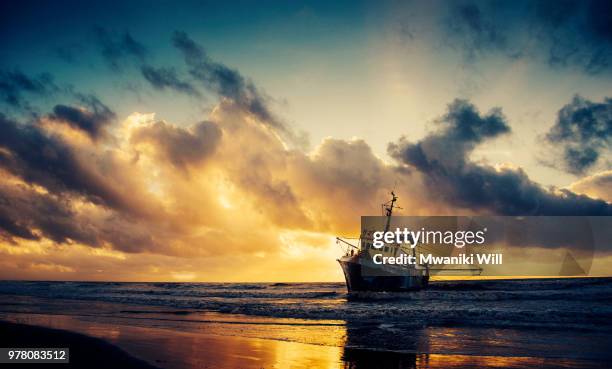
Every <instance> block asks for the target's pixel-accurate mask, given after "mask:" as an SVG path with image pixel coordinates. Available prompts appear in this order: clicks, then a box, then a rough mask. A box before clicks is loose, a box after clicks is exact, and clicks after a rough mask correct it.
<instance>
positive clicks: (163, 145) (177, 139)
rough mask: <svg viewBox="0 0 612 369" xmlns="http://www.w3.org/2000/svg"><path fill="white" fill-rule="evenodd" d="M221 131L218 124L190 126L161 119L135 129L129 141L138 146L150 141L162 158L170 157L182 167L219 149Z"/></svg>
mask: <svg viewBox="0 0 612 369" xmlns="http://www.w3.org/2000/svg"><path fill="white" fill-rule="evenodd" d="M220 140H221V130H220V129H219V128H218V127H217V125H216V124H215V123H212V122H206V121H204V122H200V123H197V124H195V125H194V126H192V127H190V128H189V129H185V128H181V127H177V126H175V125H172V124H169V123H166V122H163V121H160V122H156V123H153V124H149V125H145V126H140V127H138V128H135V129H134V130H133V131H132V133H131V135H130V141H131V143H132V144H134V145H135V146H136V147H138V145H139V144H143V143H147V144H149V145H150V146H151V147H152V149H153V150H154V151H155V153H156V154H157V158H158V159H160V160H167V161H168V162H170V163H171V164H172V165H173V166H175V167H176V168H179V169H186V167H187V166H188V165H196V164H200V163H202V162H203V161H204V160H205V159H206V158H208V157H209V156H210V155H211V154H212V153H213V152H214V151H215V149H216V147H217V145H218V144H219V141H220Z"/></svg>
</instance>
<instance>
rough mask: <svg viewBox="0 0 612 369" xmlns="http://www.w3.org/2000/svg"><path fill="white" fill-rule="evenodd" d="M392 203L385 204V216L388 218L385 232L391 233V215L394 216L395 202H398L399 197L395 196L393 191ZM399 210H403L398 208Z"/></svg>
mask: <svg viewBox="0 0 612 369" xmlns="http://www.w3.org/2000/svg"><path fill="white" fill-rule="evenodd" d="M391 196H392V197H391V201H389V202H387V203H386V204H383V207H384V209H385V215H386V216H387V223H386V224H385V232H387V231H389V226H390V225H391V215H392V214H393V207H394V205H395V202H396V201H397V196H395V192H393V191H391ZM398 209H401V208H399V207H398Z"/></svg>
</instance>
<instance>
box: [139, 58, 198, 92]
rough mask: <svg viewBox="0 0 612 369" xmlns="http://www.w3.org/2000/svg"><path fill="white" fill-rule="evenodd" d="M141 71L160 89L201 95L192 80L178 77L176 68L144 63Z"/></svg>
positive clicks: (152, 84)
mask: <svg viewBox="0 0 612 369" xmlns="http://www.w3.org/2000/svg"><path fill="white" fill-rule="evenodd" d="M140 72H141V73H142V76H143V77H144V78H145V79H146V80H147V81H148V82H149V83H150V84H151V86H153V87H154V88H156V89H158V90H164V89H166V88H168V89H171V90H175V91H178V92H180V93H184V94H186V95H189V96H194V97H201V94H200V92H199V91H198V90H197V89H196V88H195V87H194V86H193V85H192V84H191V83H190V82H187V81H184V80H181V79H180V78H179V77H178V75H177V72H176V69H174V68H163V67H162V68H155V67H152V66H150V65H143V66H142V67H141V68H140Z"/></svg>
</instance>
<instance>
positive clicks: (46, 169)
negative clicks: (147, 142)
mask: <svg viewBox="0 0 612 369" xmlns="http://www.w3.org/2000/svg"><path fill="white" fill-rule="evenodd" d="M0 149H2V150H0V167H2V168H4V169H5V170H8V171H9V172H11V173H13V174H14V175H16V176H18V177H20V178H22V179H23V180H24V181H26V182H28V183H35V184H38V185H41V186H42V187H45V188H47V189H48V190H49V191H53V192H55V193H65V192H71V193H74V194H78V195H82V196H85V197H86V198H87V199H88V200H89V201H91V202H93V203H96V204H103V205H106V206H109V207H111V208H117V209H123V210H126V211H132V210H133V209H132V207H131V206H130V203H129V201H127V200H126V199H125V198H124V197H123V196H121V194H120V193H119V192H118V191H117V190H116V189H114V188H113V187H111V186H109V185H108V184H106V182H105V178H104V176H103V175H101V174H98V173H95V172H94V171H92V170H90V169H89V168H87V167H86V166H85V165H84V164H83V163H82V162H80V161H79V160H78V158H77V156H76V153H75V152H74V150H73V149H72V148H71V147H70V146H69V145H68V144H66V143H65V142H64V141H62V140H61V139H60V138H58V137H54V136H49V135H47V134H46V133H45V132H43V131H42V130H41V128H39V127H38V126H35V125H31V124H28V125H26V124H20V123H18V122H16V121H13V120H10V119H8V118H6V117H5V116H4V115H2V114H0Z"/></svg>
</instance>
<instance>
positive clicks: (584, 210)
mask: <svg viewBox="0 0 612 369" xmlns="http://www.w3.org/2000/svg"><path fill="white" fill-rule="evenodd" d="M439 125H440V127H439V129H438V130H437V131H435V132H432V133H430V134H429V135H428V136H426V137H425V138H424V139H422V140H421V141H419V142H417V143H411V142H408V141H407V140H406V139H405V138H402V139H400V140H399V141H398V142H396V143H392V144H390V145H389V154H390V155H391V156H392V157H394V158H395V159H397V160H398V161H400V162H401V163H404V164H406V165H408V166H409V167H411V168H414V169H416V170H418V171H419V172H420V173H421V174H422V175H423V176H424V177H425V182H426V186H427V188H428V189H429V191H431V192H433V193H435V194H436V196H438V197H439V198H440V199H442V200H443V201H446V202H448V203H449V204H452V205H453V206H456V207H459V208H467V209H472V210H475V211H480V212H482V211H487V212H491V213H493V214H500V215H612V205H610V204H607V203H606V202H605V201H601V200H595V199H591V198H589V197H587V196H583V195H578V194H575V193H573V192H571V191H569V190H564V189H560V190H554V189H545V188H543V187H542V186H540V185H539V184H537V183H535V182H534V181H532V180H531V179H530V178H529V177H528V176H527V174H526V173H525V172H524V171H523V170H522V169H520V168H519V169H514V168H510V167H507V166H500V167H493V166H490V165H486V164H479V163H476V162H473V161H471V160H470V158H469V155H470V154H471V152H472V151H473V149H474V148H475V146H476V145H477V144H479V143H481V142H484V141H485V140H488V139H493V138H495V137H498V136H500V135H502V134H504V133H507V132H509V131H510V128H509V126H508V123H507V121H506V119H505V117H504V116H503V114H502V112H501V110H500V109H494V110H492V111H491V112H489V113H487V114H481V113H480V112H479V111H478V110H477V109H476V107H475V106H474V105H472V104H470V103H469V102H467V101H465V100H455V101H454V102H453V103H451V104H450V105H449V107H448V112H447V114H446V115H445V116H443V117H442V118H441V119H440V121H439Z"/></svg>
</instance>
